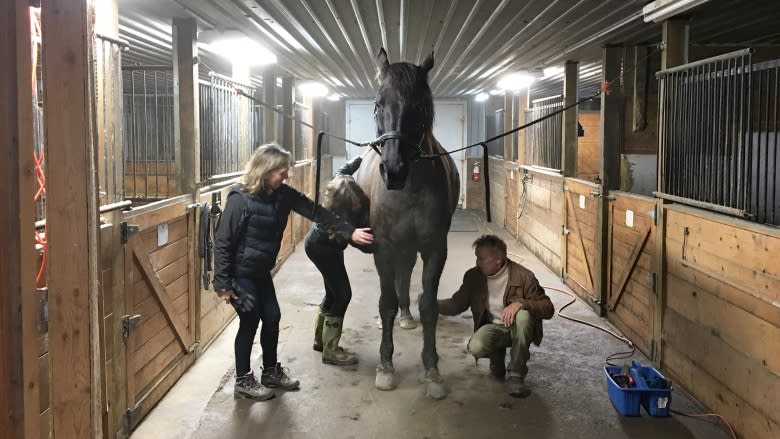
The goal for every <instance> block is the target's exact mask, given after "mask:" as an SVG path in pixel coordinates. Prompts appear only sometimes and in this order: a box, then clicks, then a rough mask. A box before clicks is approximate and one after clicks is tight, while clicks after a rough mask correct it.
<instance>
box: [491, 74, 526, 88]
mask: <svg viewBox="0 0 780 439" xmlns="http://www.w3.org/2000/svg"><path fill="white" fill-rule="evenodd" d="M532 82H534V77H533V76H531V75H530V74H528V73H521V72H516V73H510V74H508V75H506V76H504V77H503V78H501V80H500V81H498V88H501V89H504V90H511V91H517V90H522V89H524V88H527V87H528V86H529V85H531V83H532Z"/></svg>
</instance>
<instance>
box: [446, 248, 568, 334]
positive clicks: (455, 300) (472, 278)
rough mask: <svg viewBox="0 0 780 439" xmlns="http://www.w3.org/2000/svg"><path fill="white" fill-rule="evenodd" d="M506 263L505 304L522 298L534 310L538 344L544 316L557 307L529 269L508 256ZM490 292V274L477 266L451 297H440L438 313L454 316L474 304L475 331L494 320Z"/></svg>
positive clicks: (524, 305) (467, 273) (524, 306)
mask: <svg viewBox="0 0 780 439" xmlns="http://www.w3.org/2000/svg"><path fill="white" fill-rule="evenodd" d="M507 263H508V264H509V267H508V268H509V281H508V282H507V286H506V291H505V292H504V306H507V305H509V304H510V303H512V302H519V303H522V304H523V309H525V310H527V311H528V312H530V313H531V317H532V318H533V319H534V343H535V344H536V345H537V346H539V344H540V343H541V342H542V335H543V331H542V319H551V318H552V316H553V315H554V314H555V308H554V307H553V304H552V302H551V301H550V298H549V297H547V295H546V294H545V293H544V288H542V287H541V286H540V285H539V281H538V280H536V276H534V274H533V273H532V272H531V271H530V270H528V269H527V268H525V267H523V266H522V265H520V264H518V263H516V262H514V261H512V260H509V259H507ZM488 296H489V294H488V287H487V277H486V276H485V275H484V274H482V272H481V271H479V268H478V267H474V268H471V269H469V270H468V271H467V272H466V274H464V275H463V284H462V285H461V286H460V288H459V289H458V291H456V292H455V294H453V295H452V298H450V299H442V300H439V313H440V314H443V315H445V316H454V315H458V314H460V313H462V312H464V311H466V310H467V309H469V308H471V314H472V315H473V317H474V331H475V332H476V330H477V329H479V327H480V326H482V325H484V324H485V323H490V322H491V320H492V317H493V316H491V315H490V312H489V311H488ZM495 317H498V318H500V317H501V316H495Z"/></svg>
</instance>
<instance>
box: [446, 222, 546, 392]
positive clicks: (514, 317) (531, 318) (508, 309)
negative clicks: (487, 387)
mask: <svg viewBox="0 0 780 439" xmlns="http://www.w3.org/2000/svg"><path fill="white" fill-rule="evenodd" d="M473 246H474V253H475V255H476V257H477V261H476V262H477V265H476V267H474V268H471V269H469V270H468V271H467V272H466V273H465V274H464V275H463V284H462V285H461V287H460V289H458V291H457V292H456V293H455V294H454V295H453V296H452V298H450V299H444V300H439V302H438V303H439V313H440V314H443V315H448V316H454V315H457V314H460V313H462V312H464V311H466V310H467V309H469V308H471V313H472V315H473V317H474V335H473V336H472V337H471V339H470V340H469V343H468V351H469V353H470V354H471V355H473V356H474V357H475V358H476V359H480V358H489V359H490V373H491V375H493V376H494V377H495V378H497V379H499V380H504V377H505V375H506V386H507V391H508V392H509V394H510V395H512V396H515V397H521V398H524V397H526V396H528V395H529V394H530V393H531V391H530V389H529V388H528V386H526V385H525V376H526V374H527V373H528V367H527V366H526V363H527V362H528V359H529V358H530V356H531V353H530V351H529V348H530V346H531V343H534V344H536V345H537V346H538V345H539V344H540V343H541V341H542V319H550V318H552V316H553V314H554V313H555V309H554V307H553V304H552V302H551V301H550V298H549V297H547V295H546V294H545V292H544V288H542V287H541V286H540V285H539V281H537V280H536V276H534V274H533V273H532V272H531V271H530V270H528V269H526V268H525V267H523V266H521V265H520V264H518V263H516V262H514V261H512V260H510V259H508V258H507V254H506V243H505V242H504V241H503V240H501V238H499V237H497V236H495V235H483V236H482V237H480V238H479V239H477V240H476V241H474V244H473ZM507 348H510V352H509V364H508V367H507V365H506V364H505V358H506V349H507Z"/></svg>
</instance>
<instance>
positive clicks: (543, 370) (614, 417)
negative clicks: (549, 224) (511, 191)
mask: <svg viewBox="0 0 780 439" xmlns="http://www.w3.org/2000/svg"><path fill="white" fill-rule="evenodd" d="M487 227H488V229H486V227H485V225H484V223H483V222H482V220H480V219H479V217H478V216H477V215H476V214H474V213H471V212H468V211H458V212H457V213H456V217H455V220H454V222H453V227H452V228H451V231H450V234H449V257H448V260H447V264H446V267H445V270H444V273H443V275H442V278H441V284H440V287H439V297H440V298H443V297H449V296H450V295H451V294H452V293H453V292H454V291H455V290H456V289H457V288H458V286H459V285H460V282H461V280H462V275H463V273H464V272H465V270H466V269H468V268H470V267H472V266H473V265H474V253H473V250H472V248H471V243H472V242H473V241H474V239H476V238H477V237H479V235H480V234H482V233H485V232H486V231H487V230H490V231H491V232H495V233H497V234H499V236H502V237H503V238H504V239H505V240H506V241H507V243H508V246H509V252H510V253H512V254H513V255H510V257H511V258H513V259H515V260H516V261H517V260H521V261H520V262H521V263H522V264H523V265H525V266H526V267H528V268H529V269H531V270H532V271H534V272H535V273H536V276H537V277H538V278H539V281H540V282H541V283H542V284H543V285H548V286H551V287H555V288H563V289H567V290H568V288H567V287H565V286H564V285H563V283H562V282H561V281H560V280H559V279H558V277H557V276H556V275H555V274H554V273H552V272H551V271H550V270H549V269H547V268H546V267H545V266H544V265H543V264H542V263H541V262H540V261H539V260H538V259H537V258H536V257H535V256H533V255H532V254H531V253H530V252H529V251H528V250H526V249H525V248H524V247H522V246H520V245H518V244H516V243H515V240H514V239H513V238H512V237H511V236H509V235H508V234H507V233H505V232H503V231H502V230H500V229H499V228H498V227H496V226H493V225H490V224H488V225H487ZM346 261H347V265H348V270H349V273H350V277H351V280H352V288H353V298H352V302H351V304H350V307H349V310H348V311H347V316H346V319H345V324H344V326H345V332H344V335H343V337H342V345H343V346H345V347H347V348H349V349H352V350H353V351H355V352H356V353H357V354H358V356H359V358H360V364H359V365H357V366H356V367H352V368H339V367H336V366H329V365H324V364H322V363H321V362H320V355H319V353H317V352H314V351H313V350H312V349H311V343H312V333H313V323H314V317H315V315H316V312H317V305H318V304H319V301H320V299H321V295H322V280H321V277H320V275H319V273H318V272H317V270H316V268H315V267H314V265H313V264H311V262H310V261H309V260H308V259H307V258H306V255H305V254H304V252H303V246H302V245H299V246H298V247H297V249H296V251H295V253H294V254H293V255H292V256H291V257H290V258H289V259H288V260H287V262H286V263H285V264H284V266H283V267H282V268H281V270H280V271H279V272H278V274H277V275H276V277H275V283H276V288H277V294H278V297H279V301H280V303H281V307H282V323H281V334H280V342H279V359H280V361H281V362H282V364H283V365H284V366H286V367H289V368H290V370H291V374H292V375H293V376H294V377H295V378H298V379H300V381H301V390H300V391H298V392H287V393H285V392H277V397H276V398H274V399H273V400H271V401H267V402H259V403H255V402H251V401H249V400H245V399H233V385H234V381H235V380H234V379H233V374H234V364H233V338H234V336H235V333H236V330H237V327H238V324H237V323H238V321H237V320H235V321H233V322H232V323H231V324H230V325H229V326H228V327H227V329H226V330H225V331H224V333H223V334H222V335H221V336H220V337H219V338H218V339H217V340H216V341H215V342H214V344H213V345H212V346H211V348H210V349H209V350H208V351H207V352H206V353H205V354H204V355H203V356H202V357H201V358H200V359H199V360H198V361H197V362H196V363H195V365H193V367H192V368H191V369H190V370H189V371H188V372H187V373H186V374H185V375H184V376H183V377H182V378H181V379H180V380H179V382H178V383H177V384H176V385H175V386H174V388H173V389H172V390H171V392H170V393H169V394H168V395H167V396H166V397H165V398H164V399H163V400H162V401H161V402H160V404H158V406H157V407H156V408H155V409H154V410H153V411H152V412H151V413H150V414H149V416H147V418H146V419H145V420H144V421H143V422H142V423H141V425H140V426H139V427H138V428H137V430H136V431H135V432H134V433H133V435H132V436H131V438H133V439H146V438H149V439H163V438H164V439H169V438H197V439H212V438H236V439H241V438H488V437H489V438H505V437H506V438H510V437H511V438H516V437H526V438H599V439H608V438H658V437H663V438H707V439H717V438H728V437H730V435H729V434H728V432H727V431H726V430H725V427H723V426H721V425H720V424H718V423H717V422H716V421H707V420H704V421H702V420H698V419H691V418H685V417H680V416H673V417H669V418H651V417H650V416H648V415H647V414H646V412H644V411H642V413H641V416H640V417H637V418H626V417H621V416H620V415H619V414H618V413H617V412H616V411H615V409H614V407H613V406H612V405H611V403H610V401H609V398H608V397H607V393H606V388H605V379H604V373H603V365H604V359H605V358H606V357H607V356H608V355H609V354H612V353H614V352H619V351H624V350H626V346H625V345H624V344H623V343H621V342H620V341H618V340H616V339H614V338H613V337H611V336H609V335H607V334H605V333H603V332H601V331H597V330H594V329H591V328H589V327H586V326H584V325H581V324H577V323H574V322H571V321H568V320H565V319H562V318H560V317H558V316H557V315H556V316H555V317H554V318H553V319H552V320H549V321H545V325H544V331H545V335H544V341H543V342H542V345H541V347H536V346H533V347H532V348H531V361H530V362H529V365H528V366H529V374H528V377H527V378H526V382H527V384H528V385H529V386H530V387H531V389H532V392H533V393H532V394H531V396H530V397H528V398H526V399H516V398H512V397H510V396H509V395H507V394H506V393H505V391H504V387H503V385H502V384H501V383H498V382H496V381H494V380H492V379H490V378H489V377H488V361H487V360H486V359H485V360H480V362H479V364H475V362H474V359H473V357H471V356H469V355H468V354H467V353H466V352H465V346H466V342H467V341H468V338H469V336H470V335H471V330H472V320H471V315H470V313H468V312H467V313H466V314H463V315H461V316H456V317H440V320H439V325H438V330H437V349H438V353H439V370H440V371H441V374H442V377H443V378H444V380H445V382H446V385H447V388H448V389H449V394H448V396H447V397H446V398H445V399H444V400H441V401H433V400H430V399H428V398H426V397H425V395H424V384H422V382H423V375H424V371H423V367H422V362H421V358H420V353H421V349H422V327H421V326H418V327H417V328H416V329H413V330H403V329H401V328H400V327H398V323H397V322H396V327H395V331H394V340H395V355H394V357H393V358H394V362H395V367H396V375H397V381H398V388H397V389H396V390H394V391H390V392H384V391H380V390H377V389H376V388H375V387H374V369H375V367H376V365H377V363H378V361H379V340H380V332H381V331H380V330H378V329H377V327H376V318H377V316H378V311H377V303H378V297H379V281H378V277H377V274H376V270H375V268H374V265H373V260H372V258H371V257H370V256H369V255H364V254H362V253H360V252H358V251H357V250H354V249H349V250H348V251H347V253H346ZM421 272H422V261H420V260H418V263H417V265H416V266H415V270H414V273H413V275H412V287H411V297H412V314H413V315H414V316H415V318H418V317H419V315H418V311H417V304H416V297H417V295H418V294H419V293H420V292H421V291H422V289H421V284H420V277H421ZM548 295H549V296H550V297H551V299H552V301H553V303H554V304H555V306H556V309H558V308H560V306H562V305H563V304H565V303H566V302H568V301H569V297H568V296H565V295H564V294H562V293H559V292H556V291H549V290H548ZM225 306H227V305H225ZM564 313H565V314H568V315H570V316H573V317H577V318H581V319H584V320H587V321H590V322H593V323H597V324H599V325H602V326H609V324H608V323H607V322H606V321H605V320H603V319H600V318H599V317H598V316H596V315H595V313H594V312H593V311H591V309H590V308H588V307H587V306H586V305H585V304H583V303H582V302H580V301H577V302H575V303H574V304H572V305H571V306H569V307H568V308H567V309H566V311H564ZM613 330H614V328H613ZM258 336H259V331H258ZM255 343H256V344H255V347H254V349H253V360H252V361H253V367H254V368H255V370H256V371H257V372H258V373H259V371H260V367H259V366H260V364H261V362H260V359H259V358H260V346H259V344H257V343H258V341H257V340H255ZM634 358H635V359H637V360H639V361H641V362H642V363H645V364H647V365H649V364H650V363H649V361H648V360H647V359H646V358H645V357H644V356H642V355H641V354H639V353H637V354H636V355H635V357H634ZM620 361H621V362H622V361H628V360H620ZM671 407H672V408H674V409H676V410H680V411H684V412H693V413H700V411H699V409H698V408H697V407H696V406H695V405H694V403H693V402H692V401H691V400H690V399H689V398H687V397H686V396H685V394H684V393H683V392H682V391H681V389H677V390H675V391H674V392H673V402H672V405H671Z"/></svg>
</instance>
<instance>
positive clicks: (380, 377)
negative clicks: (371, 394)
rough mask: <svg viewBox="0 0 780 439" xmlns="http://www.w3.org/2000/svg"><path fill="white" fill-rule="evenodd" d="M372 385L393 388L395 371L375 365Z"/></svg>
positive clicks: (384, 388) (386, 388)
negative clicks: (374, 377) (374, 376)
mask: <svg viewBox="0 0 780 439" xmlns="http://www.w3.org/2000/svg"><path fill="white" fill-rule="evenodd" d="M374 385H375V386H376V388H377V389H379V390H393V389H395V371H394V370H392V369H390V370H387V369H385V368H383V367H382V366H377V368H376V379H375V381H374Z"/></svg>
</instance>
